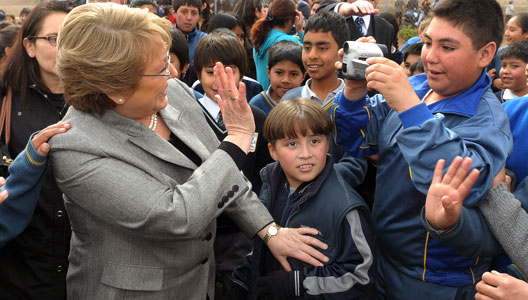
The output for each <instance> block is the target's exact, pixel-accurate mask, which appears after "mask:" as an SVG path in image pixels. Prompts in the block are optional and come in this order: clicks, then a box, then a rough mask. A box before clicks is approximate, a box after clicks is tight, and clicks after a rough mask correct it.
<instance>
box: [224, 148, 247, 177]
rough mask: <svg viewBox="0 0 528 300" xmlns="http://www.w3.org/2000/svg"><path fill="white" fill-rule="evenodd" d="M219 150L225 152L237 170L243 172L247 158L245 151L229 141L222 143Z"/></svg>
mask: <svg viewBox="0 0 528 300" xmlns="http://www.w3.org/2000/svg"><path fill="white" fill-rule="evenodd" d="M218 149H221V150H224V151H225V152H226V153H227V154H228V155H229V156H231V158H232V159H233V161H234V162H235V164H236V166H237V168H238V169H239V170H242V167H243V166H244V162H245V161H246V157H247V155H246V153H244V151H242V150H241V149H240V148H239V147H238V146H237V145H235V144H233V143H231V142H227V141H223V142H221V143H220V146H218Z"/></svg>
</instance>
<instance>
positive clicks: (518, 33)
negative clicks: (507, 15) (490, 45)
mask: <svg viewBox="0 0 528 300" xmlns="http://www.w3.org/2000/svg"><path fill="white" fill-rule="evenodd" d="M526 39H528V32H523V30H522V28H521V25H520V24H519V18H518V17H513V18H511V19H510V20H508V23H506V30H505V31H504V40H505V41H506V44H508V45H511V44H513V43H516V42H518V41H522V40H526Z"/></svg>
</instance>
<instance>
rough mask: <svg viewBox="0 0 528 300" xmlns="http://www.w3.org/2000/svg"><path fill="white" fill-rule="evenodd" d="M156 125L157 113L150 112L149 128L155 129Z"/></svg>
mask: <svg viewBox="0 0 528 300" xmlns="http://www.w3.org/2000/svg"><path fill="white" fill-rule="evenodd" d="M156 127H158V114H157V113H155V114H152V116H150V124H149V129H151V130H153V131H156Z"/></svg>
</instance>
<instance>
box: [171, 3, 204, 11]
mask: <svg viewBox="0 0 528 300" xmlns="http://www.w3.org/2000/svg"><path fill="white" fill-rule="evenodd" d="M183 5H186V6H194V7H196V8H198V13H202V1H201V0H172V8H174V11H178V8H180V6H183Z"/></svg>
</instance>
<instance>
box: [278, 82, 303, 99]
mask: <svg viewBox="0 0 528 300" xmlns="http://www.w3.org/2000/svg"><path fill="white" fill-rule="evenodd" d="M303 88H304V85H303V86H300V87H296V88H294V89H291V90H289V91H287V92H286V94H284V96H282V99H281V101H284V100H291V99H295V98H299V97H301V95H302V90H303Z"/></svg>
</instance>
